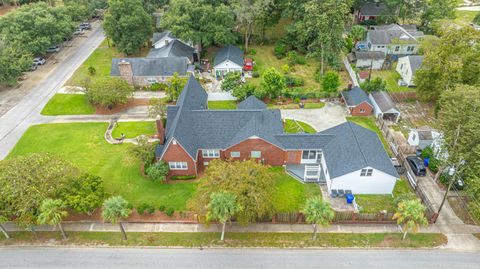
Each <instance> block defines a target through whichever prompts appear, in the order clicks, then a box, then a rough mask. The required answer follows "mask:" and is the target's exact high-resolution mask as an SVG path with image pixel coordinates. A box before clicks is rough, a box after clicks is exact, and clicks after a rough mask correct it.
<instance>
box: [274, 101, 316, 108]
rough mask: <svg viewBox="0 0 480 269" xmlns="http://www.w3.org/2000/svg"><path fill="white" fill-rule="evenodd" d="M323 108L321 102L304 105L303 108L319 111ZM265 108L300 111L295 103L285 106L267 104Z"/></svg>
mask: <svg viewBox="0 0 480 269" xmlns="http://www.w3.org/2000/svg"><path fill="white" fill-rule="evenodd" d="M324 106H325V103H323V102H319V103H305V106H304V107H303V108H304V109H320V108H323V107H324ZM267 107H268V108H270V109H300V107H299V106H298V104H296V103H291V104H285V105H274V104H267Z"/></svg>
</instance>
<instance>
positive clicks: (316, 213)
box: [303, 197, 335, 240]
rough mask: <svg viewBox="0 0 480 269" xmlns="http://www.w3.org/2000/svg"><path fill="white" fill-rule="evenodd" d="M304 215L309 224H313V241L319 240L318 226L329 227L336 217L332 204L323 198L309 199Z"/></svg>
mask: <svg viewBox="0 0 480 269" xmlns="http://www.w3.org/2000/svg"><path fill="white" fill-rule="evenodd" d="M303 214H304V215H305V218H306V220H307V222H309V223H313V240H316V239H317V225H322V226H324V227H326V226H328V225H329V224H330V222H331V221H332V219H333V217H334V215H335V213H334V212H333V210H332V209H331V208H330V204H329V203H328V202H326V201H324V200H323V199H322V197H314V198H310V199H308V200H307V203H306V204H305V208H304V209H303Z"/></svg>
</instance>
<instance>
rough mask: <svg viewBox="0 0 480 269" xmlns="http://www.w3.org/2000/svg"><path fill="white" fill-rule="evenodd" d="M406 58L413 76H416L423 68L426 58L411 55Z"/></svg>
mask: <svg viewBox="0 0 480 269" xmlns="http://www.w3.org/2000/svg"><path fill="white" fill-rule="evenodd" d="M405 57H407V60H408V63H409V64H410V70H411V71H412V74H415V71H417V69H419V68H420V67H421V66H422V62H423V58H425V56H423V55H410V56H405Z"/></svg>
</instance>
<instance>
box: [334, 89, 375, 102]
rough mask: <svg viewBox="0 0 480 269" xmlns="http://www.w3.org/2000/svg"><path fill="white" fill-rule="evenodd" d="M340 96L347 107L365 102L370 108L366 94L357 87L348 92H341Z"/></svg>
mask: <svg viewBox="0 0 480 269" xmlns="http://www.w3.org/2000/svg"><path fill="white" fill-rule="evenodd" d="M341 94H342V96H343V99H345V103H347V105H348V106H358V105H359V104H361V103H364V102H367V103H368V104H369V105H370V106H372V104H371V102H370V99H369V98H368V95H367V93H366V92H365V91H364V90H362V89H361V88H360V87H358V86H355V87H353V88H352V89H351V90H349V91H343V92H341Z"/></svg>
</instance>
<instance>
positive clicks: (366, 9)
mask: <svg viewBox="0 0 480 269" xmlns="http://www.w3.org/2000/svg"><path fill="white" fill-rule="evenodd" d="M386 11H387V6H385V4H383V3H378V4H376V3H365V4H363V5H362V6H361V7H360V13H361V14H362V15H364V16H368V15H372V16H378V15H383V14H384V13H385V12H386Z"/></svg>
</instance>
